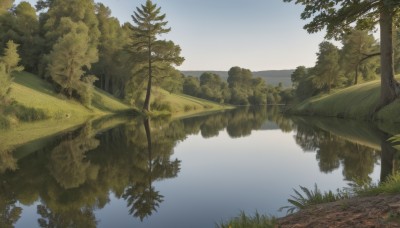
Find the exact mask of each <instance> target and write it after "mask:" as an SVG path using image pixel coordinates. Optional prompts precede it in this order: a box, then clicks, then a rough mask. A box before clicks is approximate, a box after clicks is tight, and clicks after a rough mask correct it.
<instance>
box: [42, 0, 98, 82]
mask: <svg viewBox="0 0 400 228" xmlns="http://www.w3.org/2000/svg"><path fill="white" fill-rule="evenodd" d="M43 3H44V6H43V7H49V9H48V11H47V12H46V13H43V14H42V15H41V22H40V23H41V25H42V26H41V30H42V31H41V32H42V33H43V34H44V37H45V45H44V46H43V58H42V59H41V64H40V67H39V73H40V74H42V75H43V76H49V75H48V73H49V72H48V71H47V69H48V65H49V60H50V58H49V53H50V52H51V51H52V50H53V48H54V45H55V44H56V43H58V42H59V39H63V37H64V36H65V35H66V34H67V33H69V32H70V31H71V28H70V27H68V26H67V24H68V23H65V21H66V20H67V19H68V20H70V21H71V22H73V23H77V24H84V25H85V26H86V27H87V36H88V39H87V40H86V42H87V48H86V50H87V54H88V55H87V56H86V59H87V60H88V61H89V62H90V64H89V65H88V67H87V70H89V69H90V66H91V64H93V63H95V62H97V61H98V50H97V46H98V42H99V37H100V31H99V29H98V20H97V17H96V14H95V4H94V1H93V0H69V1H60V0H46V1H43ZM53 62H54V61H53ZM82 65H84V64H82Z"/></svg>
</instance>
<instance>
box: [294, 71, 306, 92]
mask: <svg viewBox="0 0 400 228" xmlns="http://www.w3.org/2000/svg"><path fill="white" fill-rule="evenodd" d="M306 77H307V68H306V67H305V66H298V67H297V68H296V69H295V70H294V71H293V73H292V74H291V75H290V78H291V80H292V85H293V88H295V89H296V88H297V87H298V86H299V83H300V81H302V80H304V79H305V78H306Z"/></svg>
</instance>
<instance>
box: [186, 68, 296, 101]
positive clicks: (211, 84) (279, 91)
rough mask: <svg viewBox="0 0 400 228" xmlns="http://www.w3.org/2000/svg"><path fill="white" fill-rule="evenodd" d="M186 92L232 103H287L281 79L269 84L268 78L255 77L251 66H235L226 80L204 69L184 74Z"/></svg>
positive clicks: (285, 91)
mask: <svg viewBox="0 0 400 228" xmlns="http://www.w3.org/2000/svg"><path fill="white" fill-rule="evenodd" d="M183 80H184V82H183V93H185V94H188V95H191V96H195V97H200V98H204V99H208V100H212V101H215V102H219V103H226V104H233V105H264V104H278V103H282V102H283V103H287V102H289V100H288V99H287V98H288V97H287V96H286V93H287V92H288V91H289V90H290V89H286V90H285V89H283V86H282V83H279V84H278V85H277V86H273V85H269V84H268V85H267V83H266V82H265V80H263V79H262V78H260V77H254V76H253V73H252V72H251V71H250V70H248V69H243V68H240V67H232V68H231V69H230V70H229V71H228V77H227V79H226V80H224V79H223V78H221V76H220V75H218V74H216V73H212V72H204V73H202V74H201V75H200V77H195V76H188V77H184V78H183Z"/></svg>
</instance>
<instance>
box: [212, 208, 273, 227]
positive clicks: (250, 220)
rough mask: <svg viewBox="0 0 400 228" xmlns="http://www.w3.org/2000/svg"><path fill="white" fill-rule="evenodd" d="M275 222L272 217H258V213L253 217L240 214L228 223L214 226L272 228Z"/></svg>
mask: <svg viewBox="0 0 400 228" xmlns="http://www.w3.org/2000/svg"><path fill="white" fill-rule="evenodd" d="M275 224H276V221H275V218H274V217H269V216H266V215H260V214H259V213H258V212H256V214H255V215H254V216H249V215H246V214H245V213H244V212H241V213H240V215H239V216H237V217H235V218H233V219H231V220H230V221H228V222H221V223H220V224H216V227H218V228H269V227H271V228H273V227H275Z"/></svg>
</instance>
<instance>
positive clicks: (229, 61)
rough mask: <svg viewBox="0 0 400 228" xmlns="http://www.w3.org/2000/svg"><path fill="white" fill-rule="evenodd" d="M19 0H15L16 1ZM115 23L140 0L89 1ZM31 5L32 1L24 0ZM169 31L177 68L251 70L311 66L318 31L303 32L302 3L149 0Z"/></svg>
mask: <svg viewBox="0 0 400 228" xmlns="http://www.w3.org/2000/svg"><path fill="white" fill-rule="evenodd" d="M20 1H21V0H16V1H15V3H16V4H17V3H19V2H20ZM95 1H96V2H102V3H103V4H105V5H106V6H108V7H109V8H110V9H111V10H112V14H113V16H115V17H117V18H118V19H119V20H120V21H121V23H124V22H126V21H129V22H132V20H131V17H130V15H132V14H133V11H134V10H135V7H137V6H140V4H144V3H145V0H95ZM29 2H31V3H33V4H34V3H35V2H36V0H29ZM153 2H155V3H156V4H157V5H158V6H161V11H162V12H163V13H166V14H167V17H166V20H167V21H169V26H170V27H171V28H172V31H171V32H170V33H169V34H168V35H165V36H164V37H163V38H165V39H170V40H173V41H174V42H175V43H176V44H178V45H180V46H181V48H182V55H183V56H184V57H185V59H186V60H185V62H184V63H183V64H182V65H181V66H180V67H178V69H180V70H225V71H226V70H229V68H230V67H232V66H240V67H243V68H248V69H250V70H253V71H260V70H279V69H294V68H295V67H297V66H300V65H305V66H313V65H314V64H315V61H316V55H315V53H316V52H317V51H318V44H319V43H320V42H322V41H323V36H324V33H322V32H321V33H318V34H308V33H307V32H306V31H305V30H303V26H304V24H305V22H304V21H302V20H301V19H300V13H301V12H302V6H298V5H294V4H293V3H284V2H283V0H153Z"/></svg>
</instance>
